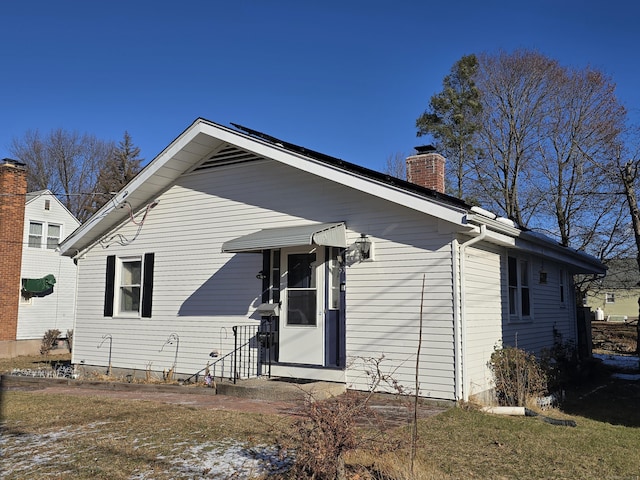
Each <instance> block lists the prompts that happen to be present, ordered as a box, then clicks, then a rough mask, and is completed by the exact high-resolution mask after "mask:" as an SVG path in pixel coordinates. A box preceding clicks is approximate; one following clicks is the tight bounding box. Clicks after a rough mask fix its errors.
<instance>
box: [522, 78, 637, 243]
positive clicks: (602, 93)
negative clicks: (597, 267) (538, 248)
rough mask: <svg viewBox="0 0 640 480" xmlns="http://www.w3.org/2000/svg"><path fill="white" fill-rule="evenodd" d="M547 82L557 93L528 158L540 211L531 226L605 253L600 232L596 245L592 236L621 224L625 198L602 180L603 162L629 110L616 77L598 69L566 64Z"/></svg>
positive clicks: (548, 102) (548, 104)
mask: <svg viewBox="0 0 640 480" xmlns="http://www.w3.org/2000/svg"><path fill="white" fill-rule="evenodd" d="M548 83H549V88H551V89H552V91H553V95H550V96H549V97H548V98H547V99H546V102H545V104H544V112H545V118H544V122H542V123H541V124H540V125H539V126H538V129H537V142H538V145H537V148H536V155H535V157H534V158H533V159H532V161H531V162H530V167H531V170H532V171H533V172H535V174H534V175H533V180H534V181H533V182H532V186H533V187H534V189H535V190H537V192H538V195H537V198H536V196H535V195H534V199H535V200H536V204H537V205H538V217H537V219H536V220H537V221H536V222H535V224H532V225H530V226H540V227H541V228H542V229H545V225H547V228H548V231H549V233H552V234H555V235H557V236H558V237H559V238H560V243H561V244H562V245H564V246H572V247H576V248H580V249H584V248H587V247H589V246H591V247H592V248H591V250H597V251H598V252H601V253H602V252H604V250H606V249H607V245H606V244H603V243H602V237H601V238H600V244H599V245H598V246H597V247H596V248H593V242H594V241H595V240H596V235H597V232H599V231H604V232H606V231H614V230H619V227H620V218H621V217H620V215H621V214H622V209H621V208H620V207H621V200H622V199H621V198H620V196H619V195H616V194H615V189H613V190H612V188H611V184H610V183H609V182H603V181H602V178H603V172H602V169H601V168H600V165H601V164H602V162H603V161H605V159H607V158H609V157H610V155H611V152H612V151H614V150H615V148H616V147H617V143H618V141H619V136H620V134H621V132H622V130H623V127H624V120H625V115H626V112H625V109H624V108H623V107H622V106H621V105H620V104H619V103H618V101H617V99H616V97H615V94H614V88H615V85H614V84H613V82H612V81H611V80H610V79H609V78H607V77H606V76H604V75H603V74H602V73H600V72H598V71H595V70H592V69H589V68H587V69H583V70H567V69H562V70H561V71H556V72H555V75H554V77H553V78H552V79H551V81H550V82H548ZM534 189H531V191H534ZM553 224H555V228H554V227H553ZM616 227H618V228H616ZM616 233H619V231H618V232H616Z"/></svg>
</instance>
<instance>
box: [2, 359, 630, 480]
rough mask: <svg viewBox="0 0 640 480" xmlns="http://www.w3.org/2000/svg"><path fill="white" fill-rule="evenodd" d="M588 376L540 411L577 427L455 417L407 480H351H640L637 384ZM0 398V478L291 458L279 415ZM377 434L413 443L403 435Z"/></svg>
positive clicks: (422, 448)
mask: <svg viewBox="0 0 640 480" xmlns="http://www.w3.org/2000/svg"><path fill="white" fill-rule="evenodd" d="M52 360H53V361H54V362H56V361H60V360H64V359H61V358H58V357H56V358H54V359H52ZM49 364H50V362H49V361H48V360H45V359H33V358H22V359H18V360H15V359H14V360H11V361H0V371H10V370H11V368H13V367H14V366H15V367H17V368H40V367H41V366H44V367H46V366H47V365H49ZM44 367H43V368H44ZM596 373H597V374H599V375H603V376H595V377H592V378H589V379H585V380H584V381H583V382H582V383H580V384H578V385H576V386H575V388H573V389H572V390H570V391H568V392H567V400H566V402H565V403H564V404H563V407H562V410H553V411H551V412H548V413H547V414H548V415H549V416H553V417H556V418H565V419H572V420H574V421H575V422H576V423H577V427H575V428H572V427H565V426H554V425H550V424H548V423H544V422H542V421H541V420H540V419H539V418H532V417H505V416H496V415H487V414H483V413H481V412H479V411H478V410H477V409H474V408H471V407H468V408H466V407H463V408H452V409H449V410H447V411H446V412H444V413H442V414H440V415H437V416H434V417H430V418H425V419H422V420H420V422H419V444H418V449H417V461H416V469H415V470H414V476H413V477H412V476H411V475H410V471H409V465H410V462H409V455H408V451H409V450H408V448H406V447H405V448H404V449H400V450H399V451H395V452H390V453H389V454H388V455H378V456H372V455H371V454H369V453H368V452H366V451H358V452H354V453H352V454H350V455H349V456H348V459H347V461H348V463H349V464H350V465H351V467H352V468H351V470H350V472H351V478H352V479H353V480H355V479H358V480H367V479H370V480H371V479H374V480H382V479H384V480H408V479H413V480H426V479H461V478H478V479H512V478H523V479H524V478H526V479H551V478H553V479H576V478H578V479H612V480H613V479H616V480H617V479H637V478H638V476H639V475H640V455H639V454H638V449H639V448H640V409H638V405H640V382H638V381H635V382H629V381H623V380H615V379H613V378H611V377H608V376H606V373H607V372H606V371H604V370H603V371H599V372H596ZM0 395H1V397H0V413H1V417H0V418H1V423H0V434H1V435H0V451H2V455H1V457H0V471H1V472H2V478H3V479H34V478H61V479H67V478H69V479H109V480H119V479H131V480H148V479H158V480H163V479H199V478H214V479H232V478H233V479H243V478H244V479H250V478H258V479H260V478H274V479H276V478H285V479H287V474H286V472H285V473H283V472H282V471H283V470H285V469H286V466H287V462H290V461H291V455H290V454H289V455H286V454H282V455H281V453H282V452H278V450H277V449H276V448H275V446H276V445H277V443H278V440H279V439H280V438H282V437H283V436H287V435H288V434H289V433H288V432H289V428H291V421H290V419H289V418H287V417H282V416H269V415H257V414H250V413H241V412H232V411H216V410H204V409H197V408H194V407H189V406H184V405H168V404H162V403H157V402H151V401H125V400H116V399H110V398H105V397H100V392H99V391H97V392H96V396H94V397H79V396H73V395H66V396H65V395H51V394H49V395H45V394H42V393H39V392H37V391H34V392H29V391H0ZM386 433H387V435H390V436H391V437H400V438H402V439H405V440H406V439H407V438H410V434H409V430H408V427H406V428H405V427H401V428H397V429H389V430H388V431H387V432H386ZM405 446H406V441H405ZM359 466H360V467H363V466H364V467H367V469H366V470H362V469H360V470H358V467H359ZM354 472H359V473H354ZM288 480H290V479H288Z"/></svg>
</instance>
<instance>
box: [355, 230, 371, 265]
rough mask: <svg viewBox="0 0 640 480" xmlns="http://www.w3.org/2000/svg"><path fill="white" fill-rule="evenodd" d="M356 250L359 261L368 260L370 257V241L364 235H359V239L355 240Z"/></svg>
mask: <svg viewBox="0 0 640 480" xmlns="http://www.w3.org/2000/svg"><path fill="white" fill-rule="evenodd" d="M356 248H357V250H358V254H359V255H360V260H361V261H362V260H370V259H371V258H372V257H371V239H370V238H369V237H367V236H366V235H365V234H364V233H361V234H360V238H358V239H357V240H356Z"/></svg>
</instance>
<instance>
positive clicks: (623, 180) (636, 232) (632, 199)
mask: <svg viewBox="0 0 640 480" xmlns="http://www.w3.org/2000/svg"><path fill="white" fill-rule="evenodd" d="M626 133H627V134H628V135H626V138H625V139H626V142H624V143H621V144H620V148H619V149H617V151H615V152H612V156H611V162H610V163H609V164H603V167H604V168H605V169H606V171H607V172H608V174H609V178H613V179H616V178H617V180H618V182H619V183H618V184H619V185H621V187H622V192H621V193H622V195H623V197H624V200H625V203H626V206H627V208H628V211H629V218H630V220H631V231H632V232H633V233H632V234H633V238H634V241H635V242H634V243H635V248H634V251H635V257H636V262H637V266H638V271H640V205H639V204H638V186H639V183H640V145H639V141H638V138H639V137H638V134H639V133H640V128H637V127H631V128H629V129H628V130H627V132H626ZM638 317H639V318H640V298H638ZM636 328H637V333H638V341H637V343H636V353H637V354H639V355H640V320H638V323H637V327H636Z"/></svg>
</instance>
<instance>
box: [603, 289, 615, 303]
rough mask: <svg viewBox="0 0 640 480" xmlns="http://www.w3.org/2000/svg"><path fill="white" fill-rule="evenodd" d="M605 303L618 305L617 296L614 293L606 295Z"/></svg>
mask: <svg viewBox="0 0 640 480" xmlns="http://www.w3.org/2000/svg"><path fill="white" fill-rule="evenodd" d="M604 303H616V294H615V293H614V292H606V293H605V294H604Z"/></svg>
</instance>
